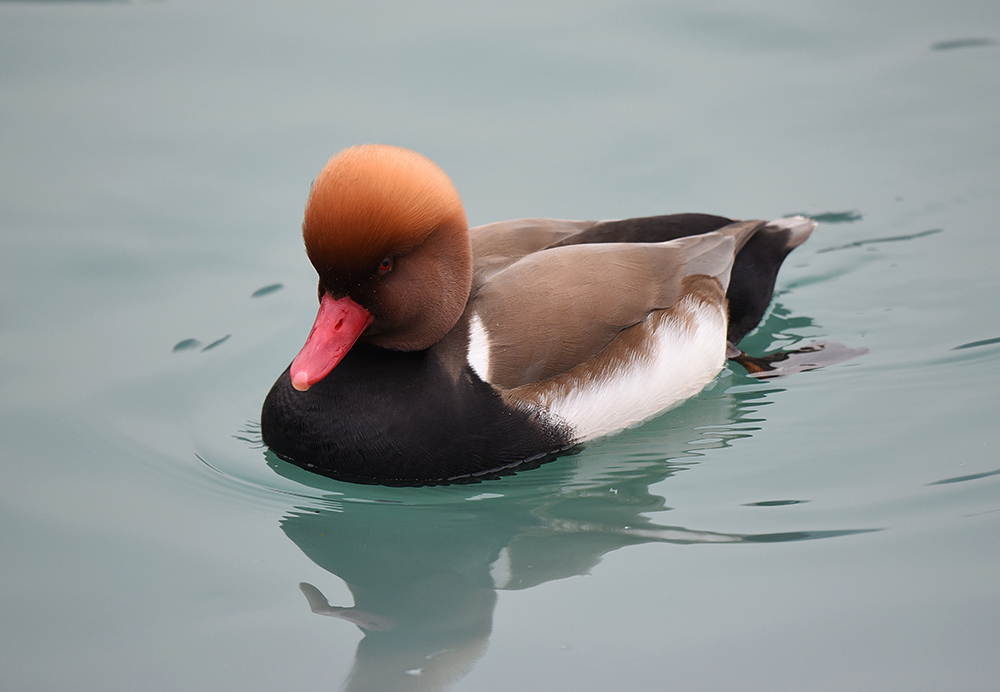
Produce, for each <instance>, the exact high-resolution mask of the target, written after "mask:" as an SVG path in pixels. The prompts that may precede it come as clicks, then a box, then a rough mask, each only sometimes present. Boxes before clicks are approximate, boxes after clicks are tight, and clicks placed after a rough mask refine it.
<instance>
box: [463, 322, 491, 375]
mask: <svg viewBox="0 0 1000 692" xmlns="http://www.w3.org/2000/svg"><path fill="white" fill-rule="evenodd" d="M468 361H469V365H470V366H472V369H473V370H475V371H476V374H477V375H479V379H481V380H482V381H483V382H489V381H490V380H489V374H490V338H489V335H488V334H487V333H486V327H484V326H483V321H482V319H480V317H479V315H477V314H476V313H472V317H471V319H469V357H468Z"/></svg>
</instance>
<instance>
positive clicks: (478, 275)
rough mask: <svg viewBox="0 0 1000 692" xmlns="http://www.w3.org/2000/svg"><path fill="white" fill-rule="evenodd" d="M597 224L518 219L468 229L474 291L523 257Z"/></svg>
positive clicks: (558, 220)
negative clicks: (470, 240) (470, 242)
mask: <svg viewBox="0 0 1000 692" xmlns="http://www.w3.org/2000/svg"><path fill="white" fill-rule="evenodd" d="M597 224H598V222H597V221H563V220H561V219H515V220H513V221H500V222H498V223H491V224H486V225H485V226H476V227H475V228H470V229H469V236H470V237H471V239H472V257H473V266H472V290H473V291H475V290H476V289H477V288H478V287H480V286H482V284H483V283H485V282H486V281H488V280H489V279H490V277H492V276H493V275H495V274H496V273H497V272H499V271H501V270H503V269H505V268H507V267H509V266H510V265H511V264H513V263H514V262H516V261H518V260H519V259H521V258H522V257H525V256H527V255H530V254H532V253H534V252H538V251H539V250H543V249H545V248H547V247H549V246H550V245H552V244H554V243H557V242H559V241H560V240H564V239H566V238H568V237H570V236H572V235H575V234H577V233H579V232H580V231H585V230H587V229H588V228H591V227H592V226H596V225H597Z"/></svg>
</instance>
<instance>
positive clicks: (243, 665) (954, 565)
mask: <svg viewBox="0 0 1000 692" xmlns="http://www.w3.org/2000/svg"><path fill="white" fill-rule="evenodd" d="M0 65H2V66H3V69H2V70H0V110H2V119H0V122H2V125H0V151H2V152H3V154H2V161H3V166H2V167H0V183H2V184H0V220H2V221H0V223H2V227H0V233H2V252H0V277H2V278H0V286H2V290H0V443H2V459H3V466H2V468H3V475H4V482H3V484H2V488H3V490H2V491H0V498H2V501H0V526H2V527H3V529H2V532H0V536H2V541H0V546H2V547H0V549H2V554H3V559H2V561H0V584H2V589H0V603H2V611H3V626H2V627H0V651H2V653H0V682H2V684H3V687H4V689H11V690H53V689H78V690H132V689H136V688H140V687H141V688H143V689H163V690H180V689H184V690H216V689H221V688H226V689H241V690H257V689H260V690H264V689H268V690H270V689H276V688H285V689H315V688H318V687H323V688H337V687H340V686H342V685H345V684H346V685H347V686H348V687H352V686H353V687H356V688H365V687H367V688H369V689H380V690H390V689H442V688H444V687H448V688H449V689H454V690H496V689H511V688H523V689H564V688H566V689H569V688H573V689H579V690H609V689H632V690H647V689H648V690H660V689H670V688H673V689H686V690H697V689H703V690H717V689H732V688H736V687H739V688H742V689H751V690H775V689H811V690H823V689H830V690H839V689H847V688H855V689H884V690H914V689H944V688H947V689H962V690H992V689H995V687H996V680H997V679H998V676H1000V664H998V663H997V660H996V652H995V649H996V642H997V641H998V636H1000V625H998V624H997V623H998V622H1000V617H998V616H1000V589H998V588H997V584H998V583H1000V579H998V577H1000V558H998V551H997V545H998V538H1000V474H998V473H997V472H998V471H1000V457H998V456H997V454H996V452H995V450H994V447H995V445H996V442H997V434H996V402H997V395H996V391H997V384H998V381H997V380H998V372H1000V366H998V365H997V357H998V356H1000V319H998V317H1000V314H998V313H1000V309H998V307H997V301H996V300H995V296H997V295H998V290H1000V279H998V278H997V274H996V272H995V264H996V261H997V252H998V249H1000V241H998V240H997V237H998V236H997V234H996V230H995V225H996V219H997V218H998V216H1000V138H998V135H997V132H998V127H997V126H998V124H1000V122H998V115H997V114H998V113H1000V90H998V89H997V88H996V75H997V74H998V68H1000V8H998V7H997V6H995V5H991V4H988V3H983V2H959V3H947V4H944V3H932V2H928V1H927V0H922V1H920V2H918V3H916V4H914V3H901V2H877V3H870V2H868V3H860V2H859V3H855V2H841V3H836V4H834V5H831V4H830V3H801V2H798V3H786V2H782V1H781V0H770V1H768V2H762V3H757V4H755V5H754V6H747V5H746V4H745V3H734V2H711V3H705V2H698V3H693V2H692V3H686V2H672V3H650V2H627V3H615V4H604V3H565V4H563V3H541V4H539V3H514V4H511V3H508V4H506V5H503V6H496V7H486V6H478V7H477V6H469V5H456V4H451V3H431V4H421V5H412V4H405V3H392V2H386V3H369V4H366V5H363V6H360V5H359V6H357V7H339V6H328V5H327V4H324V3H312V2H290V3H283V4H282V5H281V6H280V7H278V6H276V5H274V6H267V5H263V4H261V5H257V4H251V5H248V4H246V3H229V2H223V1H217V2H200V3H191V2H156V3H153V2H150V3H112V2H58V3H57V2H38V3H32V2H3V3H0ZM364 141H381V142H386V143H393V144H400V145H404V146H408V147H411V148H414V149H417V150H419V151H422V152H423V153H426V154H427V155H429V156H430V157H432V158H433V159H435V160H436V161H438V162H439V163H440V164H441V165H442V166H443V167H444V168H445V170H446V171H448V172H449V173H450V174H451V176H452V178H453V179H454V181H455V183H456V185H457V187H458V189H459V191H460V192H461V194H462V195H463V199H464V201H465V203H466V206H467V209H468V213H469V216H470V220H471V221H472V222H473V223H485V222H488V221H493V220H497V219H503V218H512V217H518V216H555V217H563V218H615V217H621V216H629V215H641V214H654V213H662V212H675V211H705V212H711V213H720V214H727V215H730V216H735V217H744V218H753V217H764V218H771V217H776V216H779V215H783V214H788V213H797V212H802V213H807V214H809V215H812V216H814V217H816V218H818V219H820V220H821V221H824V223H823V224H822V225H821V226H820V228H819V230H818V231H817V233H816V234H815V235H814V237H813V238H812V239H811V240H810V241H809V243H807V244H806V245H805V246H803V247H802V248H800V249H798V250H796V252H795V253H794V255H793V256H792V257H791V258H790V260H789V262H788V263H787V265H786V266H785V267H784V269H783V270H782V274H781V276H780V277H779V285H778V287H779V292H778V296H777V298H776V301H775V305H774V307H773V309H772V311H771V313H770V314H769V316H768V318H767V320H766V321H765V323H764V324H763V325H762V326H761V328H760V329H759V330H758V331H757V332H756V333H755V334H753V335H751V337H750V338H749V339H748V340H747V341H746V342H745V347H746V349H747V350H751V351H754V352H757V353H763V352H766V351H768V350H770V349H774V348H787V347H796V346H800V345H804V344H808V343H812V342H814V341H818V340H832V341H838V342H841V343H843V344H846V345H847V346H850V347H853V348H867V349H869V353H868V354H867V355H866V356H864V357H861V358H857V359H854V360H852V361H849V362H846V363H842V364H839V365H836V366H832V367H829V368H826V369H823V370H818V371H813V372H807V373H801V374H798V375H795V376H793V377H789V378H786V379H780V380H769V381H758V380H753V379H751V378H749V377H747V376H745V375H744V374H743V373H742V372H740V371H739V368H738V367H735V366H734V367H733V369H732V370H730V371H726V372H724V373H723V374H722V375H721V376H720V377H719V379H718V381H717V382H716V383H715V386H714V387H712V388H711V389H709V390H707V391H705V392H704V393H702V394H701V395H700V396H698V397H697V398H695V399H694V400H692V401H690V402H688V403H687V404H685V405H684V406H682V407H681V408H679V409H676V410H674V411H671V412H669V413H668V414H666V415H664V416H662V417H660V418H658V419H656V420H654V421H652V422H650V423H648V424H647V425H645V426H642V427H640V428H638V429H635V430H631V431H628V432H626V433H623V434H621V435H618V436H615V437H612V438H609V439H606V440H603V441H601V442H600V443H598V444H594V445H592V446H591V447H589V448H588V449H586V450H585V451H584V452H582V453H581V454H578V455H575V456H571V457H565V458H563V459H560V460H558V461H556V462H553V463H551V464H548V465H546V466H544V467H542V468H539V469H537V470H534V471H531V472H527V473H522V474H518V475H516V476H513V477H509V478H505V479H502V480H499V481H494V482H488V483H482V484H479V485H470V486H460V487H452V488H425V489H412V488H410V489H405V488H402V489H390V488H373V487H360V486H352V485H347V484H341V483H336V482H333V481H329V480H325V479H319V478H314V477H311V476H309V475H308V474H305V473H303V472H301V471H299V470H298V469H295V468H294V467H290V466H288V465H287V464H283V463H282V462H280V461H278V460H276V459H275V458H273V457H272V456H270V455H269V454H267V453H266V451H265V450H263V449H262V448H260V446H259V443H258V442H257V440H259V431H258V426H257V421H258V415H259V406H260V403H261V401H262V400H263V397H264V395H265V394H266V392H267V390H268V388H269V387H270V385H271V382H272V381H273V380H274V378H275V377H276V376H277V375H278V374H279V373H280V372H281V370H282V369H283V368H284V367H285V365H287V363H288V362H289V360H290V359H291V357H292V356H293V355H294V354H295V352H296V350H297V349H298V347H299V346H300V345H301V343H302V341H303V339H304V337H305V334H306V332H307V330H308V327H309V325H310V323H311V320H312V317H313V313H314V310H315V279H314V275H313V273H312V270H311V268H310V266H309V265H308V262H307V261H306V259H305V256H304V253H303V251H302V248H301V241H300V238H299V236H298V226H299V224H300V223H301V213H302V207H303V204H304V201H305V196H306V193H307V190H308V186H309V183H310V181H311V179H312V177H313V176H314V175H315V174H316V173H317V172H318V171H319V169H320V168H321V167H322V165H323V163H324V162H325V161H326V159H327V158H328V157H329V156H330V155H331V154H333V153H335V152H336V151H337V150H339V149H340V148H342V147H344V146H347V145H350V144H354V143H358V142H364ZM300 583H305V584H307V585H308V586H303V587H300V586H299V585H300ZM307 594H308V596H309V597H310V598H311V599H312V601H311V602H312V605H313V607H314V608H315V609H316V610H318V611H320V612H319V614H316V613H314V612H312V611H311V609H310V600H308V599H307ZM352 606H353V608H352ZM323 613H327V614H331V615H334V616H337V617H326V616H324V615H323ZM357 624H362V625H364V626H365V627H366V628H367V631H368V634H367V635H365V631H364V630H362V629H359V627H357V626H356V625H357ZM352 671H353V673H352ZM347 681H349V682H347Z"/></svg>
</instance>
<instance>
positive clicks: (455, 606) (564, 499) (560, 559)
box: [269, 375, 855, 692]
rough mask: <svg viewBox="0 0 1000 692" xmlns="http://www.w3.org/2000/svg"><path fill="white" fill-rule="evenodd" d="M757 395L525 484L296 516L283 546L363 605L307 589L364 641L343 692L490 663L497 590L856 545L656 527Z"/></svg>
mask: <svg viewBox="0 0 1000 692" xmlns="http://www.w3.org/2000/svg"><path fill="white" fill-rule="evenodd" d="M751 382H753V381H752V380H750V379H749V378H746V377H744V376H742V375H738V376H735V375H734V376H731V377H729V378H728V381H727V382H726V384H728V385H729V386H728V387H727V386H717V387H716V388H715V389H714V390H711V391H706V392H703V393H702V394H700V395H699V396H698V397H696V398H694V399H692V400H689V401H688V402H687V403H686V404H684V406H682V407H681V408H679V409H676V410H674V411H672V412H671V413H669V414H667V415H666V416H662V417H661V418H659V419H657V420H655V421H651V422H649V423H647V424H646V425H644V426H642V427H640V428H638V429H636V430H633V431H629V432H628V433H626V434H623V435H620V436H617V437H614V438H610V439H608V440H605V441H603V442H601V443H599V444H596V445H593V446H592V447H590V448H588V449H587V450H585V451H584V452H583V453H581V454H578V455H576V456H571V457H564V458H562V459H558V460H556V461H554V462H552V463H550V464H547V465H544V466H542V467H540V468H538V469H535V470H533V471H530V472H527V473H523V474H518V475H516V476H512V477H508V478H505V479H501V480H497V481H491V482H487V483H483V484H479V485H469V486H453V487H451V488H437V489H424V491H421V490H413V489H410V490H406V489H396V490H395V491H398V492H399V493H406V494H405V495H393V494H392V492H395V491H390V492H382V491H381V490H379V491H373V492H372V493H371V494H370V495H368V496H366V495H365V492H366V490H365V489H364V487H363V486H347V485H345V486H343V487H344V488H345V489H346V492H349V493H351V494H353V495H354V497H355V498H356V499H354V500H346V499H344V498H341V497H336V496H333V497H331V498H329V500H328V503H327V505H326V506H321V507H318V508H317V507H309V508H299V509H296V510H294V511H292V512H290V513H288V514H287V515H286V516H285V517H284V518H283V520H282V522H281V528H282V530H283V531H284V532H285V534H286V535H287V536H288V537H289V538H290V539H291V540H292V541H294V542H295V544H296V545H297V546H298V547H299V548H300V549H301V550H302V551H303V552H304V553H305V554H306V555H307V556H308V557H309V558H310V559H311V560H312V561H313V562H315V563H316V564H317V565H319V566H320V567H322V568H323V569H324V570H326V571H328V572H330V573H331V574H333V575H336V576H337V577H339V578H340V579H342V580H343V581H344V582H346V584H347V586H348V587H349V589H350V591H351V594H352V595H353V597H354V604H353V605H332V604H330V603H329V602H328V600H327V598H326V597H325V596H324V595H323V593H322V591H321V590H320V588H317V586H315V585H312V584H305V583H304V584H301V585H300V588H301V589H302V592H303V594H304V595H305V598H306V600H307V602H308V604H309V607H310V608H311V609H312V611H313V612H314V613H317V614H320V615H328V616H332V617H336V618H340V619H343V620H346V621H348V622H351V623H353V624H355V625H357V626H358V627H359V628H360V629H361V630H362V631H363V632H364V637H363V638H362V640H361V641H360V643H359V644H358V647H357V651H356V655H355V662H354V667H353V669H352V671H351V673H350V675H349V677H348V678H347V680H346V682H345V686H344V687H345V689H347V690H379V691H381V692H389V691H393V690H441V689H444V688H446V687H447V686H448V685H450V684H451V683H453V682H455V681H457V680H458V679H460V678H461V677H463V676H464V675H466V674H467V673H468V672H469V671H471V670H472V668H473V666H474V665H475V663H476V661H477V660H478V659H479V658H480V657H481V656H482V655H483V654H484V653H485V651H486V649H487V646H488V640H489V636H490V632H491V630H492V626H493V612H494V609H495V607H496V603H497V592H498V590H513V589H525V588H530V587H533V586H537V585H539V584H543V583H545V582H548V581H553V580H556V579H563V578H566V577H571V576H576V575H582V574H586V573H587V572H589V571H590V570H591V569H592V568H593V567H594V566H595V565H596V564H597V563H598V562H599V561H600V560H601V558H602V556H604V555H606V554H607V553H609V552H611V551H613V550H617V549H619V548H622V547H625V546H629V545H638V544H643V543H650V542H660V543H678V544H690V543H752V542H775V541H792V540H805V539H814V538H822V537H828V536H834V535H844V534H847V533H855V532H852V531H825V532H824V531H819V532H818V531H796V532H789V533H780V534H763V535H759V534H758V535H746V534H726V533H717V532H711V531H700V530H697V529H694V528H690V527H684V526H670V525H665V524H661V523H658V522H656V521H654V519H655V518H656V517H657V516H658V515H662V512H664V511H665V510H668V509H669V507H667V505H666V500H665V499H664V497H662V496H661V495H659V494H657V491H659V492H662V488H659V487H657V484H659V483H661V482H662V481H664V480H666V479H668V478H669V477H671V476H672V475H674V474H675V473H677V472H678V471H680V470H682V469H684V468H686V467H687V466H689V465H690V464H691V463H692V462H694V461H695V460H696V458H697V457H699V456H701V455H702V453H703V451H704V450H706V449H712V448H719V447H728V446H730V445H731V444H732V443H733V442H734V441H735V440H738V439H739V438H742V437H748V436H750V435H751V434H752V433H753V431H754V430H756V429H757V425H758V424H759V422H760V419H759V417H757V410H758V408H759V406H760V404H761V403H762V401H763V400H765V399H767V398H768V397H769V395H771V394H773V393H774V392H775V391H780V390H777V389H776V388H775V387H774V384H773V382H772V383H770V384H768V385H764V383H760V382H756V383H754V384H750V383H751ZM741 384H744V385H748V386H745V387H741V386H739V385H741ZM768 387H769V388H768ZM269 464H270V465H271V466H272V467H273V468H274V469H275V470H276V471H277V472H278V473H280V474H282V475H286V476H289V477H294V478H295V479H296V480H299V481H303V479H304V478H305V477H307V476H308V474H305V473H304V472H302V471H301V470H300V469H298V468H296V467H294V466H291V465H289V464H285V463H284V462H281V461H280V460H278V459H277V458H275V457H273V456H269ZM425 491H426V493H428V494H427V495H421V494H420V493H422V492H425ZM386 497H402V498H406V499H409V500H413V499H416V502H418V503H419V502H424V501H428V499H429V500H430V501H431V502H433V501H434V500H438V501H441V502H439V503H438V504H413V503H411V502H408V501H406V500H405V499H404V500H401V501H398V502H390V501H385V498H386ZM373 498H374V499H373ZM379 498H381V499H379Z"/></svg>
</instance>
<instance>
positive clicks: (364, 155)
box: [302, 144, 468, 280]
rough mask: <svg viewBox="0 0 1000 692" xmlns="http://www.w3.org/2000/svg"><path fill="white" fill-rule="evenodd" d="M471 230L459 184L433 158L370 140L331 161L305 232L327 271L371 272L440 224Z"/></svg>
mask: <svg viewBox="0 0 1000 692" xmlns="http://www.w3.org/2000/svg"><path fill="white" fill-rule="evenodd" d="M467 229H468V224H467V221H466V218H465V210H464V208H463V207H462V201H461V199H460V198H459V196H458V191H457V190H456V189H455V186H454V185H453V184H452V182H451V179H449V178H448V176H447V174H446V173H445V172H444V171H442V170H441V168H439V167H438V165H437V164H435V163H434V162H433V161H431V160H430V159H428V158H426V157H425V156H422V155H421V154H418V153H416V152H414V151H410V150H408V149H403V148H401V147H393V146H386V145H381V144H365V145H361V146H356V147H351V148H349V149H345V150H343V151H342V152H340V153H339V154H337V155H336V156H334V157H333V158H331V159H330V161H329V162H328V163H327V164H326V167H325V168H323V171H322V172H321V173H320V174H319V176H318V177H317V178H316V181H315V182H314V183H313V187H312V191H311V192H310V194H309V201H308V203H307V204H306V213H305V221H304V222H303V224H302V236H303V239H304V240H305V245H306V252H307V254H308V255H309V260H310V261H311V262H312V264H313V266H314V267H315V268H316V271H317V272H318V273H319V275H320V278H321V279H324V280H325V278H326V277H333V276H337V275H341V276H344V277H345V278H346V277H350V276H359V275H367V274H370V273H372V272H375V271H377V270H378V267H379V265H380V263H381V262H382V260H384V259H385V258H386V257H393V256H396V255H400V254H406V253H407V252H409V251H411V250H412V249H413V248H415V247H417V246H418V245H420V244H421V243H422V242H423V241H424V240H425V239H426V238H427V237H428V236H429V235H430V234H431V233H432V232H434V231H440V230H444V231H450V230H454V231H455V232H459V233H464V232H465V231H466V230H467Z"/></svg>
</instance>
